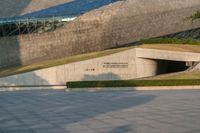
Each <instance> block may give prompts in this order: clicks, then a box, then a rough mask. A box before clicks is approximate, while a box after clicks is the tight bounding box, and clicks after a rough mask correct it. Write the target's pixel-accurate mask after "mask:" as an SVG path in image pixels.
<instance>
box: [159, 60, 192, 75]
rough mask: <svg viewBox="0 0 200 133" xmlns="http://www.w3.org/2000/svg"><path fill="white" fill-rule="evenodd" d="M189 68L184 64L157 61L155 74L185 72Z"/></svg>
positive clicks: (180, 62)
mask: <svg viewBox="0 0 200 133" xmlns="http://www.w3.org/2000/svg"><path fill="white" fill-rule="evenodd" d="M188 68H189V66H187V65H186V62H182V61H171V60H158V69H157V74H167V73H173V72H181V71H185V70H187V69H188Z"/></svg>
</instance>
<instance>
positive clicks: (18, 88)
mask: <svg viewBox="0 0 200 133" xmlns="http://www.w3.org/2000/svg"><path fill="white" fill-rule="evenodd" d="M64 89H66V86H40V87H39V86H36V87H17V86H12V87H0V92H5V91H24V90H64Z"/></svg>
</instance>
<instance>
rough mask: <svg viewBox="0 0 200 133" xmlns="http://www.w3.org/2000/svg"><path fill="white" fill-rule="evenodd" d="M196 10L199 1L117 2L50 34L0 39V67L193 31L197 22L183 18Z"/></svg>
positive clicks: (144, 0)
mask: <svg viewBox="0 0 200 133" xmlns="http://www.w3.org/2000/svg"><path fill="white" fill-rule="evenodd" d="M199 9H200V2H199V0H192V1H191V0H167V1H166V0H148V1H147V0H126V1H120V2H117V3H114V4H111V5H108V6H106V7H103V8H101V9H98V10H94V11H91V12H89V13H87V14H85V15H83V16H81V17H80V18H78V19H76V20H75V21H73V22H70V23H69V24H67V25H65V26H64V27H62V28H60V29H57V30H56V31H54V32H48V33H43V34H31V35H22V36H17V37H5V38H0V67H8V66H16V65H27V64H31V63H35V62H39V61H44V60H49V59H57V58H62V57H66V56H73V55H78V54H84V53H89V52H94V51H101V50H105V49H110V48H113V47H119V46H124V45H126V44H129V43H132V42H135V41H138V40H140V39H142V38H149V37H157V36H163V35H166V34H172V33H176V32H180V31H185V30H189V29H193V28H197V27H200V21H194V22H191V20H188V19H187V18H188V17H190V16H191V15H193V14H194V13H195V12H196V11H197V10H199ZM16 44H17V46H18V47H15V46H16Z"/></svg>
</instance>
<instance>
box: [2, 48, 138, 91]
mask: <svg viewBox="0 0 200 133" xmlns="http://www.w3.org/2000/svg"><path fill="white" fill-rule="evenodd" d="M135 66H136V64H135V49H131V50H128V51H124V52H120V53H116V54H113V55H109V56H105V57H100V58H96V59H90V60H86V61H81V62H77V63H71V64H66V65H61V66H57V67H52V68H47V69H42V70H38V71H33V72H28V73H24V74H18V75H14V76H8V77H5V78H0V86H41V85H61V86H62V85H66V82H67V81H80V80H83V81H92V80H121V79H131V78H136V75H137V74H136V67H135ZM54 87H55V86H54ZM10 88H12V87H10ZM15 89H16V88H15Z"/></svg>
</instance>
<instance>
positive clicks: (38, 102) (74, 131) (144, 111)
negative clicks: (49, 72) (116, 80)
mask: <svg viewBox="0 0 200 133" xmlns="http://www.w3.org/2000/svg"><path fill="white" fill-rule="evenodd" d="M0 133H200V91H198V90H190V91H189V90H188V91H187V90H185V91H115V92H64V91H53V90H43V91H38V90H37V91H19V92H0Z"/></svg>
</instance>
